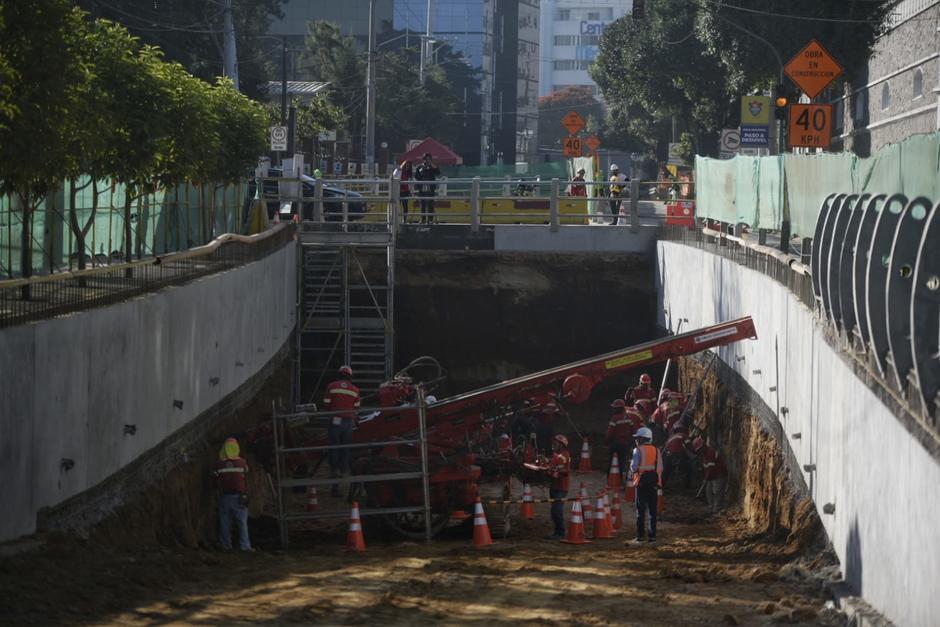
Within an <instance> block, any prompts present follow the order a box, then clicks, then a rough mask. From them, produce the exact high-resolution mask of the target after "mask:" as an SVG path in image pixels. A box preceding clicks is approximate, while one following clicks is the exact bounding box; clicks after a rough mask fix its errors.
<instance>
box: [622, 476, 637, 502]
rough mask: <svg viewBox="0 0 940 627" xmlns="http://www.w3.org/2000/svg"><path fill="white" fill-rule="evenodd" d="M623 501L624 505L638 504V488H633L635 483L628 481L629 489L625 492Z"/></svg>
mask: <svg viewBox="0 0 940 627" xmlns="http://www.w3.org/2000/svg"><path fill="white" fill-rule="evenodd" d="M623 501H624V503H636V488H634V487H633V483H632V482H630V481H628V482H627V488H626V490H624V491H623Z"/></svg>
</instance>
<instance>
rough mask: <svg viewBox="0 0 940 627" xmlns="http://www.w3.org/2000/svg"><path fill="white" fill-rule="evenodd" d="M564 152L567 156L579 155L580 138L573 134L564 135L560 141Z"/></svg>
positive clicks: (580, 148)
mask: <svg viewBox="0 0 940 627" xmlns="http://www.w3.org/2000/svg"><path fill="white" fill-rule="evenodd" d="M562 146H563V148H564V154H565V156H566V157H568V158H574V157H580V156H581V154H582V152H581V150H582V147H581V138H580V137H577V136H575V135H572V136H571V137H566V138H565V139H564V141H563V143H562Z"/></svg>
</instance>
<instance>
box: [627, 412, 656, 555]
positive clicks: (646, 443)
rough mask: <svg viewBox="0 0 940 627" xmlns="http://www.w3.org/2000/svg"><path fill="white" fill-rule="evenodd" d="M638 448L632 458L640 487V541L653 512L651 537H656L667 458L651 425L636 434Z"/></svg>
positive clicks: (638, 532)
mask: <svg viewBox="0 0 940 627" xmlns="http://www.w3.org/2000/svg"><path fill="white" fill-rule="evenodd" d="M633 438H634V440H635V441H636V448H635V449H633V459H632V460H631V461H630V475H631V476H632V477H633V487H634V488H636V541H637V542H642V541H643V536H644V531H645V529H646V525H645V523H646V513H647V511H648V512H649V522H650V524H649V535H648V538H649V541H650V542H655V541H656V500H657V497H658V491H659V490H660V489H661V488H662V487H663V460H662V455H660V453H659V449H657V448H656V447H655V446H653V445H652V443H651V442H652V440H653V432H652V431H650V430H649V428H648V427H643V428H642V429H639V430H638V431H637V432H636V434H635V435H634V436H633Z"/></svg>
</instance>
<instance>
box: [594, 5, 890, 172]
mask: <svg viewBox="0 0 940 627" xmlns="http://www.w3.org/2000/svg"><path fill="white" fill-rule="evenodd" d="M891 4H892V3H891V2H877V1H875V2H870V1H865V2H860V1H859V2H856V1H852V2H845V1H844V0H737V2H735V3H734V5H735V7H738V8H733V7H731V6H728V5H726V4H724V3H722V2H720V1H718V0H693V1H689V0H649V1H648V2H647V3H646V19H644V20H643V21H638V22H636V23H634V22H633V20H632V18H630V17H624V18H622V19H620V20H617V21H616V22H615V23H614V24H612V25H611V26H610V27H608V28H607V30H606V31H605V33H604V35H603V37H602V39H601V45H600V53H599V55H598V59H597V63H596V64H595V65H594V66H593V68H592V70H591V74H592V77H593V78H594V79H595V80H596V81H597V83H598V85H599V86H600V87H601V90H602V92H603V94H604V100H605V101H606V102H607V103H608V105H609V114H608V118H607V120H606V121H605V139H606V140H607V143H608V145H615V146H616V145H619V147H623V148H628V149H636V147H637V146H645V147H646V148H648V149H655V148H656V147H657V146H659V147H661V146H662V144H663V143H664V140H668V138H669V136H670V135H671V126H672V120H673V118H675V119H676V122H677V126H678V128H679V130H680V131H684V132H688V133H690V136H691V138H692V141H693V144H694V146H695V150H696V151H697V152H699V153H702V154H705V153H711V152H713V151H714V150H716V142H715V140H716V139H717V135H718V133H719V132H720V131H721V129H722V128H723V127H724V126H725V125H736V124H737V112H738V99H739V98H740V96H742V95H746V94H748V93H754V92H755V91H758V90H763V89H769V88H771V87H772V86H773V85H774V84H775V83H776V82H777V76H778V73H779V65H778V64H777V61H776V57H775V56H774V53H773V52H772V51H771V49H770V47H768V45H767V43H763V42H761V41H760V39H758V38H756V37H754V36H752V35H750V34H747V33H746V32H745V31H744V30H742V28H744V29H747V30H750V31H752V32H753V33H754V34H756V35H758V36H759V37H761V38H763V39H766V40H767V42H768V43H769V44H770V45H771V46H773V47H774V48H776V49H777V50H778V51H779V53H780V56H781V57H782V61H783V63H786V62H787V61H788V60H789V59H790V58H791V57H792V56H793V55H794V54H795V53H796V52H798V51H799V49H800V48H802V47H803V46H804V45H805V44H806V43H808V42H809V40H810V39H812V38H813V37H816V38H818V39H819V40H820V41H821V42H822V43H823V45H825V46H826V47H827V48H828V49H829V50H830V51H831V52H832V53H833V54H834V55H835V56H836V57H837V58H838V59H840V60H841V61H842V62H843V64H844V65H846V66H847V68H849V69H850V68H851V67H853V66H857V65H860V64H861V63H863V62H864V60H865V59H867V58H868V56H869V54H870V52H871V47H872V45H873V44H874V41H875V38H876V37H877V35H878V34H879V33H880V30H881V27H880V24H881V23H882V21H883V19H884V17H885V15H886V14H887V13H888V11H889V10H890V6H891ZM741 9H745V10H741ZM768 13H771V14H773V13H776V14H779V15H768ZM781 16H801V17H803V18H822V19H816V20H809V19H791V18H787V17H781ZM829 19H833V20H843V21H823V20H829Z"/></svg>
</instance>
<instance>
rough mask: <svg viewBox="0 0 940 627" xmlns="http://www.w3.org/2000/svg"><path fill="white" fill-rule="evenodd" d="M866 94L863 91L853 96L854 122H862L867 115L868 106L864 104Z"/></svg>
mask: <svg viewBox="0 0 940 627" xmlns="http://www.w3.org/2000/svg"><path fill="white" fill-rule="evenodd" d="M866 93H867V92H865V91H864V90H863V91H860V92H858V93H857V94H855V121H856V122H864V121H865V117H866V115H867V114H868V104H867V103H866V100H868V98H866Z"/></svg>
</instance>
